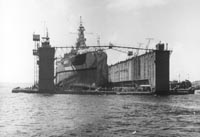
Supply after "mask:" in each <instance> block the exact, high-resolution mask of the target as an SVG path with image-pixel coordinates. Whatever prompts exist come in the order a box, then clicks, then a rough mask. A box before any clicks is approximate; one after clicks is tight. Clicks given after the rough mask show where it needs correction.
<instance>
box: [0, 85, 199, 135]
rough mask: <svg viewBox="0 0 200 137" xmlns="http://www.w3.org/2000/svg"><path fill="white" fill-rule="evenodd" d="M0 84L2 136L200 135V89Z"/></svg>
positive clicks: (0, 126) (0, 124) (0, 129)
mask: <svg viewBox="0 0 200 137" xmlns="http://www.w3.org/2000/svg"><path fill="white" fill-rule="evenodd" d="M13 87H15V85H5V84H4V85H2V84H1V85H0V136H1V137H4V136H5V137H8V136H11V137H27V136H32V137H34V136H35V137H36V136H42V137H43V136H48V137H49V136H51V137H58V136H59V137H65V136H66V137H68V136H81V137H88V136H91V137H94V136H103V137H112V136H116V137H119V136H123V137H126V136H127V137H129V136H137V137H140V136H141V137H143V136H147V137H149V136H150V137H166V136H168V137H178V136H180V137H197V136H200V95H178V96H165V97H162V96H149V95H148V96H145V95H51V94H25V93H11V89H12V88H13Z"/></svg>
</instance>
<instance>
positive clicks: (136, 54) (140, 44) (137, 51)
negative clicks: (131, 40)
mask: <svg viewBox="0 0 200 137" xmlns="http://www.w3.org/2000/svg"><path fill="white" fill-rule="evenodd" d="M143 44H144V43H138V45H139V46H138V49H137V50H136V52H135V54H134V56H138V54H139V50H140V49H139V48H140V47H141V46H142V45H143Z"/></svg>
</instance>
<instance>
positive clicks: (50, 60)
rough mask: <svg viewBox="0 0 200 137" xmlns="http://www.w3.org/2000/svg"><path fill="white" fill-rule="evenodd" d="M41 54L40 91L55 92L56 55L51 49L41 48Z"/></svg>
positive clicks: (39, 63)
mask: <svg viewBox="0 0 200 137" xmlns="http://www.w3.org/2000/svg"><path fill="white" fill-rule="evenodd" d="M38 52H39V62H38V65H39V91H40V92H49V91H53V90H54V53H55V49H54V48H51V47H41V48H39V49H38Z"/></svg>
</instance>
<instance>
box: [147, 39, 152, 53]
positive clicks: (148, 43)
mask: <svg viewBox="0 0 200 137" xmlns="http://www.w3.org/2000/svg"><path fill="white" fill-rule="evenodd" d="M146 40H147V41H148V42H147V45H146V49H148V48H149V45H150V42H151V40H153V38H146ZM146 52H147V50H146Z"/></svg>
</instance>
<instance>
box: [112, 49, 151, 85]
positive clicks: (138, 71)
mask: <svg viewBox="0 0 200 137" xmlns="http://www.w3.org/2000/svg"><path fill="white" fill-rule="evenodd" d="M124 81H127V82H129V83H130V81H132V82H133V83H134V82H135V83H141V84H150V85H151V86H152V87H155V52H149V53H146V54H143V55H141V56H137V57H133V58H130V59H128V60H125V61H122V62H119V63H117V64H115V65H111V66H109V82H112V83H119V82H124Z"/></svg>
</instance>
